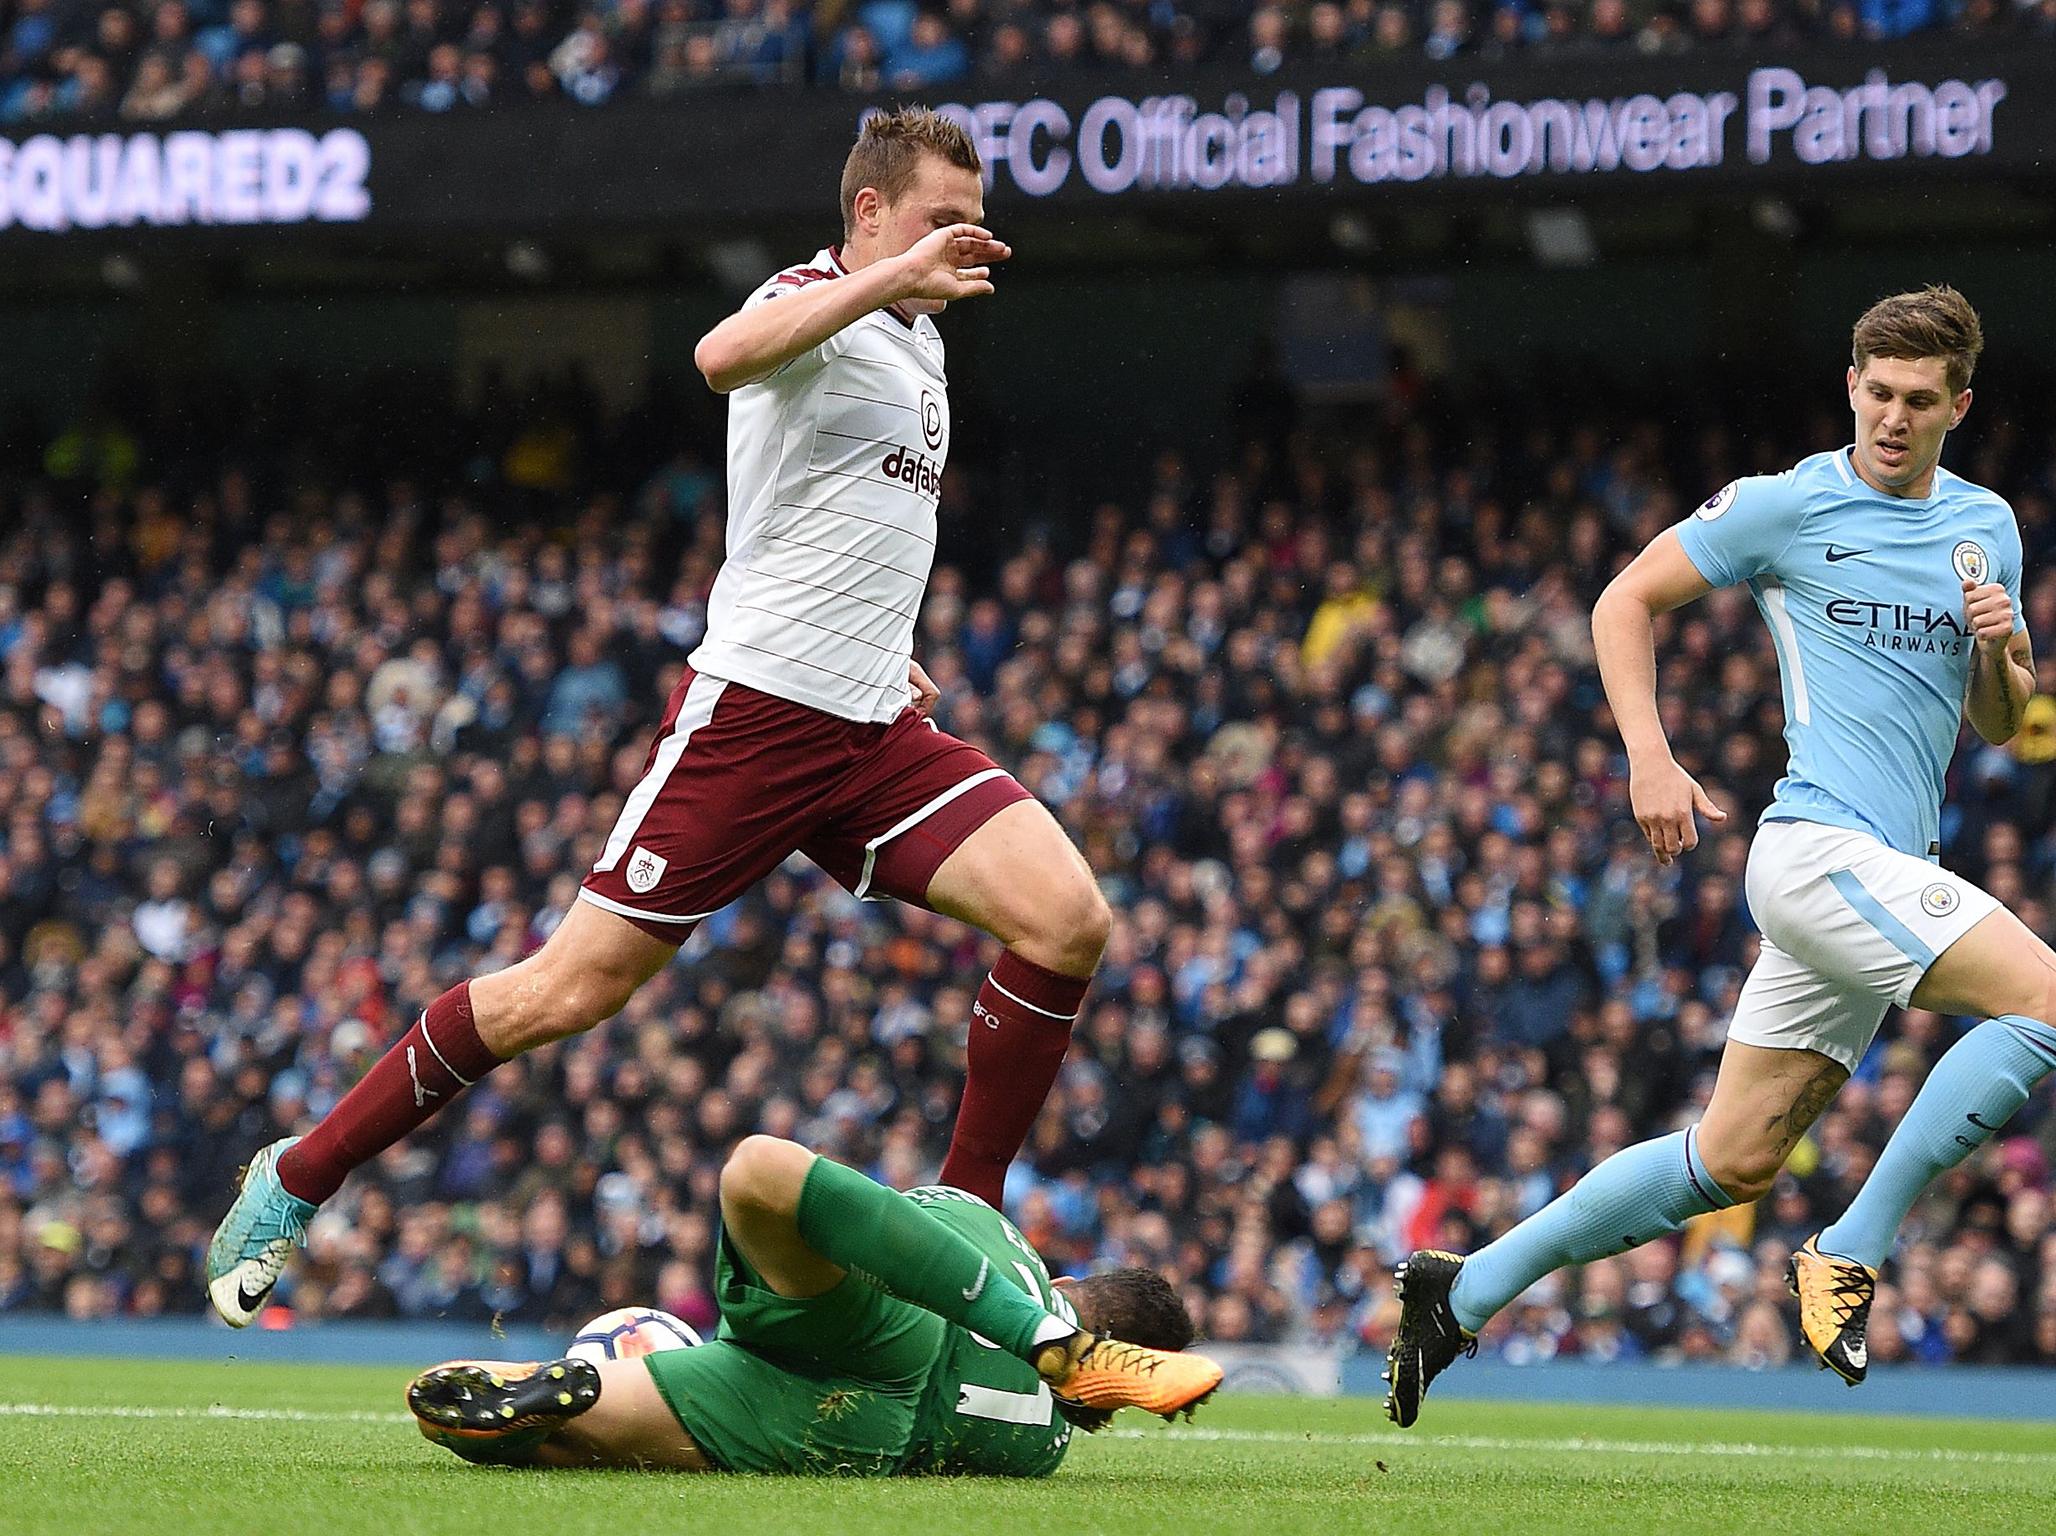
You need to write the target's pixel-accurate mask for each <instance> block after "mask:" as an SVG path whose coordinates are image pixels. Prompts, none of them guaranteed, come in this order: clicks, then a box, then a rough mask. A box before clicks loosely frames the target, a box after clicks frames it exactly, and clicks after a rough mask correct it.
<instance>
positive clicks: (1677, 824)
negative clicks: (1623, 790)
mask: <svg viewBox="0 0 2056 1536" xmlns="http://www.w3.org/2000/svg"><path fill="white" fill-rule="evenodd" d="M1628 804H1629V805H1630V806H1631V807H1632V808H1633V810H1634V812H1635V825H1636V826H1638V827H1640V828H1641V829H1642V835H1643V836H1644V837H1646V838H1648V839H1649V847H1650V849H1651V850H1652V851H1653V852H1654V853H1655V854H1656V862H1657V863H1659V864H1668V863H1670V861H1671V860H1672V859H1675V858H1676V857H1677V856H1678V855H1679V854H1681V853H1688V852H1690V851H1691V850H1692V849H1694V848H1697V847H1698V846H1699V826H1698V823H1697V822H1695V821H1694V820H1693V819H1692V815H1693V812H1695V811H1696V812H1698V813H1699V815H1701V816H1704V817H1705V818H1706V819H1707V820H1708V821H1711V822H1722V821H1726V820H1727V819H1728V813H1727V812H1726V811H1724V810H1722V809H1721V808H1720V807H1719V806H1717V805H1715V804H1714V803H1713V801H1712V799H1711V798H1709V797H1708V795H1707V793H1706V791H1705V790H1703V789H1701V788H1700V787H1699V781H1698V780H1697V779H1695V778H1693V777H1692V775H1691V774H1689V773H1687V772H1685V770H1684V769H1682V768H1680V767H1679V766H1678V765H1677V763H1676V762H1674V761H1666V762H1664V763H1663V764H1662V765H1660V766H1658V767H1655V768H1636V767H1633V766H1630V768H1629V770H1628Z"/></svg>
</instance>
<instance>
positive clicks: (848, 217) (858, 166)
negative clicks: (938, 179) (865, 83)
mask: <svg viewBox="0 0 2056 1536" xmlns="http://www.w3.org/2000/svg"><path fill="white" fill-rule="evenodd" d="M923 155H934V156H936V157H938V158H939V159H941V160H942V161H943V162H944V163H945V164H947V165H954V166H956V167H957V168H958V169H960V170H966V171H975V172H978V173H980V174H983V172H984V170H985V166H984V163H983V162H982V161H981V160H979V158H978V146H977V145H976V144H973V143H972V142H971V135H970V134H968V133H966V132H965V131H964V127H963V125H962V124H961V123H959V122H956V121H955V120H954V119H952V118H947V117H944V116H943V115H942V114H941V113H939V112H934V111H931V110H929V109H928V108H927V107H894V108H893V109H892V110H891V111H890V112H884V111H880V112H873V113H872V114H871V115H870V116H869V117H867V118H865V119H864V126H863V127H862V128H860V129H858V130H857V142H856V144H855V146H854V147H852V148H851V150H850V157H849V159H847V160H845V161H844V162H843V166H842V232H843V237H844V238H845V239H847V238H849V236H850V235H852V234H854V233H855V232H856V223H857V214H856V208H857V194H858V193H859V192H861V191H863V190H864V188H866V187H875V188H876V189H877V191H878V195H879V196H880V197H882V198H884V199H885V200H886V201H887V202H891V201H892V200H893V199H894V198H896V197H898V196H899V195H900V194H901V193H903V192H905V191H906V190H907V188H908V187H910V186H912V185H913V183H914V173H915V172H916V171H917V170H918V169H920V165H921V157H922V156H923Z"/></svg>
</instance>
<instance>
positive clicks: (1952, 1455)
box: [1113, 1427, 2056, 1467]
mask: <svg viewBox="0 0 2056 1536" xmlns="http://www.w3.org/2000/svg"><path fill="white" fill-rule="evenodd" d="M1113 1433H1114V1435H1115V1436H1117V1437H1119V1438H1121V1439H1124V1440H1140V1439H1145V1438H1154V1436H1155V1435H1156V1434H1158V1433H1162V1432H1161V1431H1151V1430H1146V1429H1117V1430H1115V1431H1113ZM1174 1438H1176V1439H1180V1440H1220V1441H1226V1442H1229V1443H1231V1444H1248V1445H1340V1446H1362V1447H1365V1448H1366V1449H1371V1448H1380V1449H1393V1450H1397V1449H1399V1448H1401V1447H1403V1446H1409V1445H1410V1446H1415V1447H1419V1448H1423V1449H1432V1450H1451V1451H1552V1452H1569V1453H1571V1454H1575V1455H1604V1456H1715V1457H1728V1458H1741V1459H1764V1460H1776V1459H1781V1458H1790V1459H1794V1460H1799V1461H1848V1460H1856V1461H1939V1462H1950V1463H1959V1462H1960V1463H1965V1464H1968V1465H1972V1466H1997V1467H2045V1466H2056V1451H1959V1450H1953V1449H1950V1448H1949V1447H1947V1446H1919V1447H1913V1448H1910V1449H1906V1450H1900V1449H1896V1448H1894V1447H1889V1446H1882V1445H1761V1444H1752V1443H1750V1442H1748V1441H1718V1440H1709V1441H1703V1442H1701V1441H1690V1440H1606V1439H1601V1438H1599V1437H1597V1436H1589V1437H1588V1436H1578V1437H1576V1438H1569V1439H1551V1440H1544V1439H1534V1440H1524V1439H1519V1438H1516V1437H1514V1436H1511V1435H1401V1434H1389V1435H1383V1434H1368V1435H1352V1434H1341V1433H1336V1432H1334V1431H1323V1430H1308V1431H1305V1432H1299V1431H1294V1430H1288V1429H1198V1428H1192V1427H1182V1428H1180V1429H1178V1430H1177V1431H1176V1432H1175V1435H1174Z"/></svg>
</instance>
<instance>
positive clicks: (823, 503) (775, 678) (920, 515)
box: [691, 247, 949, 721]
mask: <svg viewBox="0 0 2056 1536" xmlns="http://www.w3.org/2000/svg"><path fill="white" fill-rule="evenodd" d="M845 275H846V273H845V269H844V268H843V265H842V262H841V259H840V257H839V255H838V254H837V252H836V251H835V250H834V249H833V248H832V247H831V248H830V249H828V250H825V251H822V252H821V253H820V254H819V255H817V256H816V257H815V258H814V259H813V260H812V261H811V262H809V263H807V264H806V265H804V266H798V267H788V268H786V269H785V271H783V272H780V273H779V274H778V275H777V276H776V277H774V278H772V279H771V280H770V281H769V282H767V283H766V284H764V286H763V287H761V288H759V289H758V290H757V291H756V293H755V294H753V295H751V297H750V299H749V301H748V304H746V305H745V306H744V307H745V308H748V307H749V306H750V305H756V304H769V303H774V302H776V301H777V299H778V298H779V297H781V296H782V295H785V294H791V293H797V292H798V291H799V290H800V289H802V288H804V287H806V286H808V285H809V284H812V283H823V282H834V281H836V280H838V279H839V278H841V277H843V276H845ZM948 454H949V391H948V385H947V383H946V380H945V378H944V374H943V355H942V337H941V336H940V335H939V334H937V332H936V329H935V325H934V322H933V321H931V320H930V319H929V318H928V317H927V316H926V315H921V316H918V317H916V318H915V319H913V320H912V321H907V320H902V319H900V318H899V317H898V316H897V315H895V314H893V313H891V312H890V311H888V310H877V311H874V312H873V313H871V314H868V315H866V316H865V317H864V318H863V319H861V320H858V321H856V322H855V323H854V324H852V325H850V326H848V327H846V328H845V329H843V330H841V331H838V332H837V333H836V334H835V335H833V336H831V337H829V338H828V340H826V341H824V342H823V343H821V345H820V346H818V347H816V348H814V350H813V351H811V352H807V353H804V354H802V355H801V356H799V357H796V358H794V359H793V360H792V361H791V362H789V363H787V364H786V365H785V366H784V367H782V368H780V369H779V370H778V371H777V372H776V373H774V374H772V375H771V376H770V377H769V378H766V379H761V380H759V381H758V382H757V383H755V384H747V385H744V386H743V387H742V388H741V389H738V390H736V391H735V392H734V393H733V394H732V395H730V396H729V405H728V555H727V558H726V559H725V560H724V561H723V562H722V566H721V571H720V574H719V575H718V576H716V577H715V579H714V590H713V593H712V595H711V596H710V597H709V599H708V601H707V635H706V638H705V640H703V641H702V642H701V644H700V646H699V648H698V649H697V650H695V651H694V652H693V653H692V657H691V661H692V665H693V667H694V669H695V670H697V671H700V672H704V673H706V674H707V675H708V676H710V677H719V678H726V679H728V680H729V681H731V682H737V683H742V684H744V685H746V686H748V687H751V688H755V689H758V690H760V691H762V692H764V693H769V694H775V695H777V696H778V697H779V698H784V699H791V700H793V701H794V702H795V703H799V704H805V705H808V706H810V707H811V708H814V709H819V710H825V711H826V712H828V713H829V714H833V715H839V716H841V717H843V718H844V719H847V720H864V721H885V720H891V719H893V718H894V717H896V716H897V715H898V714H899V712H900V711H901V710H902V709H904V708H905V707H906V705H907V703H908V699H909V697H910V693H909V689H908V686H907V664H908V662H909V660H910V659H911V658H912V656H913V647H914V620H915V617H916V615H917V614H919V612H920V609H921V599H922V597H923V595H924V594H925V593H926V591H927V588H928V572H929V568H930V566H931V565H932V564H933V563H934V558H935V504H936V499H937V496H938V493H939V491H940V489H941V484H942V466H943V461H944V460H945V459H946V458H947V457H948Z"/></svg>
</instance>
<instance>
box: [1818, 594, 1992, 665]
mask: <svg viewBox="0 0 2056 1536" xmlns="http://www.w3.org/2000/svg"><path fill="white" fill-rule="evenodd" d="M1827 614H1828V622H1829V623H1831V624H1839V625H1841V626H1842V627H1843V628H1845V629H1864V630H1868V631H1869V633H1868V634H1867V635H1865V636H1864V637H1863V643H1864V644H1865V645H1867V646H1870V647H1873V648H1875V649H1877V650H1880V651H1913V652H1919V653H1921V654H1923V655H1930V656H1961V655H1962V654H1963V651H1964V647H1965V646H1967V645H1968V644H1969V643H1970V638H1969V636H1970V632H1969V631H1968V630H1967V629H1966V628H1965V627H1964V623H1963V620H1962V618H1961V617H1960V616H1958V615H1957V614H1955V613H1952V612H1950V611H1949V610H1948V609H1947V608H1929V607H1926V606H1924V605H1922V606H1916V605H1914V604H1912V603H1885V602H1878V601H1876V600H1874V599H1871V598H1863V597H1838V598H1836V599H1834V601H1832V602H1830V603H1829V604H1828V608H1827Z"/></svg>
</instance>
